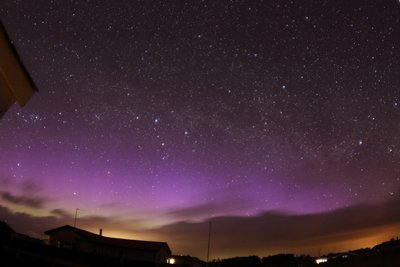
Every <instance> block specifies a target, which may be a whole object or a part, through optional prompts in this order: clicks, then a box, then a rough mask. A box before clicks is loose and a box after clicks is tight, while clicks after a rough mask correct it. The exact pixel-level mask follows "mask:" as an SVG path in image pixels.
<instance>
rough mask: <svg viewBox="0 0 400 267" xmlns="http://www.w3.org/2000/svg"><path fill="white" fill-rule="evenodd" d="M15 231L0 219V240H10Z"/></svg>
mask: <svg viewBox="0 0 400 267" xmlns="http://www.w3.org/2000/svg"><path fill="white" fill-rule="evenodd" d="M15 233H16V232H15V231H14V229H12V228H11V227H10V226H9V225H8V224H7V223H5V222H3V221H0V242H5V241H10V240H11V239H12V237H13V235H15Z"/></svg>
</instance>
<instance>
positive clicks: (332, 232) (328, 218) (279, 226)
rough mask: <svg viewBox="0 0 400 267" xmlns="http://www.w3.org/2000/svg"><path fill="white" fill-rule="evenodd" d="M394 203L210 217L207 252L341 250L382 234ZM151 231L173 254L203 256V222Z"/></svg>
mask: <svg viewBox="0 0 400 267" xmlns="http://www.w3.org/2000/svg"><path fill="white" fill-rule="evenodd" d="M399 204H400V200H399V199H396V200H394V201H391V202H386V203H383V204H374V205H372V204H370V205H366V204H365V205H359V206H354V207H350V208H345V209H339V210H336V211H332V212H327V213H319V214H309V215H294V214H286V213H282V212H268V213H264V214H261V215H259V216H255V217H236V216H224V217H217V218H214V219H212V247H213V249H212V250H213V251H214V253H215V254H214V255H219V256H221V255H225V256H229V255H230V256H234V255H239V254H241V253H243V252H244V251H247V254H248V255H252V254H258V255H260V256H263V255H269V254H274V253H280V252H294V253H310V254H317V253H318V251H319V250H320V249H321V248H325V249H327V250H334V249H335V246H336V245H337V244H341V246H340V247H343V248H344V249H350V248H357V247H359V246H363V243H360V241H359V242H355V241H354V240H357V239H359V240H361V239H362V238H367V237H371V236H374V235H377V234H378V233H385V230H384V229H385V227H388V226H393V225H396V224H398V223H399V222H400V210H399V209H398V207H399ZM205 207H206V205H204V207H195V208H194V209H193V211H192V212H193V214H197V213H198V212H199V211H202V210H203V209H202V208H205ZM185 212H186V214H190V211H189V209H188V210H186V211H185ZM399 230H400V227H399ZM155 231H156V232H157V234H158V235H159V236H161V237H162V238H163V239H165V240H168V242H170V244H171V245H172V247H173V248H175V249H177V251H176V252H177V253H185V251H195V252H198V255H196V256H200V257H202V256H203V254H204V251H205V248H206V244H207V233H208V223H207V222H179V223H175V224H170V225H167V226H164V227H162V228H159V229H157V230H155ZM390 237H391V236H390V235H388V236H387V237H386V238H390ZM194 240H195V241H196V242H194ZM353 241H354V242H353ZM288 250H289V251H288ZM325 252H326V251H325Z"/></svg>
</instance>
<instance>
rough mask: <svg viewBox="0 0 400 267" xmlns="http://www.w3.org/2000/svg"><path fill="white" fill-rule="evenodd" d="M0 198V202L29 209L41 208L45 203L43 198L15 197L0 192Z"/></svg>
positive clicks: (8, 193)
mask: <svg viewBox="0 0 400 267" xmlns="http://www.w3.org/2000/svg"><path fill="white" fill-rule="evenodd" d="M0 197H1V199H2V200H4V201H7V202H9V203H13V204H18V205H23V206H27V207H30V208H37V209H40V208H43V207H44V204H45V203H46V199H45V198H41V197H32V196H16V195H13V194H12V193H10V192H0Z"/></svg>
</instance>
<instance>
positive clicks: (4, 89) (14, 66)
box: [0, 21, 37, 118]
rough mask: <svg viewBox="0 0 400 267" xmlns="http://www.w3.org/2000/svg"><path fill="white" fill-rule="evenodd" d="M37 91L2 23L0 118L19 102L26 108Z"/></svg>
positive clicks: (0, 43) (0, 41) (0, 40)
mask: <svg viewBox="0 0 400 267" xmlns="http://www.w3.org/2000/svg"><path fill="white" fill-rule="evenodd" d="M35 91H37V88H36V85H35V83H34V82H33V80H32V79H31V77H30V75H29V73H28V71H27V70H26V68H25V66H24V64H23V63H22V61H21V60H20V58H19V56H18V53H17V51H16V49H15V47H14V46H13V44H12V42H11V40H10V38H9V37H8V35H7V32H6V30H5V28H4V26H3V23H2V22H1V21H0V118H1V117H2V116H3V115H4V113H5V112H6V111H7V110H8V109H9V108H10V107H11V106H12V105H13V104H14V103H15V102H17V103H18V104H19V105H20V106H24V105H25V104H26V103H27V102H28V101H29V99H30V98H31V97H32V95H33V94H34V92H35Z"/></svg>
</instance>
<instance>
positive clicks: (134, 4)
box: [0, 0, 400, 257]
mask: <svg viewBox="0 0 400 267" xmlns="http://www.w3.org/2000/svg"><path fill="white" fill-rule="evenodd" d="M2 2H3V3H2V5H1V7H0V16H1V19H2V21H3V23H4V25H5V27H6V28H7V30H8V32H9V34H10V36H11V38H12V40H13V41H14V44H15V46H16V48H17V50H18V52H19V54H20V56H21V58H22V60H23V62H24V63H25V65H26V66H27V68H28V70H29V71H30V73H31V75H32V77H33V79H34V81H35V83H36V84H37V86H38V88H39V92H38V93H37V94H36V95H35V96H34V97H33V98H32V100H31V101H30V102H29V103H28V105H27V106H26V107H24V108H22V109H21V108H19V107H13V108H12V109H11V110H9V112H8V113H7V114H6V115H5V116H4V117H3V118H2V120H1V121H0V131H1V132H0V151H1V152H2V153H1V154H0V179H1V181H2V188H1V190H0V191H1V192H0V193H1V199H2V202H1V207H3V208H6V209H7V212H5V214H13V212H14V213H15V212H17V211H20V212H23V213H26V216H32V218H31V219H34V218H36V217H40V216H50V217H51V218H53V217H57V216H66V217H68V216H70V217H71V216H72V215H73V213H74V212H75V208H77V207H79V208H80V209H82V211H81V212H80V216H82V224H83V226H85V227H87V228H88V229H89V228H90V227H92V228H98V225H95V223H94V222H93V221H90V220H88V221H87V224H86V225H85V224H84V223H85V221H84V218H85V216H86V217H87V218H89V217H90V216H100V217H102V218H103V216H104V220H105V221H102V223H104V224H105V223H106V222H107V220H111V218H113V219H115V218H120V220H119V221H118V222H119V223H120V224H117V223H116V222H113V224H112V223H111V222H109V225H110V226H109V227H110V228H111V229H113V230H114V231H115V232H117V230H120V229H122V228H123V229H124V231H125V233H124V235H125V236H129V235H127V234H126V233H128V232H129V231H138V232H140V229H147V228H148V227H150V226H156V227H167V228H168V226H169V225H173V224H174V223H176V222H179V221H195V222H199V221H201V220H207V219H209V218H217V217H218V218H220V217H222V216H226V218H229V217H228V216H239V217H242V216H243V217H248V216H250V217H254V218H258V217H257V216H258V215H259V214H263V213H265V212H270V211H274V210H279V211H285V212H287V213H288V214H291V216H302V215H304V214H314V215H315V214H317V213H318V214H319V213H324V212H335V211H336V210H338V209H340V210H342V209H350V210H351V209H352V208H353V207H358V205H380V204H381V203H392V201H396V200H397V199H398V194H399V192H400V191H399V189H400V106H399V104H398V103H399V102H400V52H399V49H400V22H399V20H400V6H399V3H398V1H395V0H393V1H390V0H383V1H373V0H368V1H358V0H356V1H344V0H338V1H312V0H309V1H308V0H307V1H277V0H271V1H267V0H265V1H261V0H259V1H239V0H236V1H211V0H210V1H206V0H205V1H161V0H160V1H151V0H150V1H139V0H138V1H122V0H121V1H92V0H87V1H72V0H70V1H44V0H39V1H15V0H4V1H2ZM26 185H31V187H29V186H28V187H27V186H26ZM54 210H56V211H57V212H54ZM60 212H61V213H60ZM60 214H61V215H60ZM340 214H341V213H340ZM4 216H5V215H4ZM10 216H11V215H10ZM315 216H317V215H315ZM318 216H319V215H318ZM29 218H30V217H29ZM222 218H225V217H222ZM335 218H336V217H335ZM0 219H1V218H0ZM106 219H107V220H106ZM9 220H11V219H9ZM220 220H221V222H225V220H223V219H221V218H220ZM226 220H227V219H226ZM132 221H135V222H136V223H135V226H134V227H131V226H129V227H128V226H126V225H128V224H130V222H132ZM123 222H126V225H125V226H122V225H124V223H123ZM64 223H65V222H64ZM68 223H70V224H71V223H72V222H68ZM50 225H51V224H50ZM112 225H114V226H112ZM55 226H57V225H55ZM157 229H163V228H157ZM44 230H47V229H44ZM35 234H37V233H35ZM39 234H40V233H39ZM120 234H121V233H120ZM129 237H132V236H129ZM143 238H146V237H143ZM154 238H158V237H157V236H155V237H154ZM160 238H161V237H160ZM221 238H222V237H221ZM167 241H168V242H170V243H172V244H174V243H173V242H174V240H167ZM183 246H184V245H182V244H181V243H178V242H177V244H176V247H178V250H179V252H182V253H194V254H195V253H198V251H197V250H193V251H184V249H182V247H183ZM172 249H174V247H173V246H172ZM196 249H197V248H196ZM221 251H222V250H221ZM242 251H243V253H248V254H251V253H256V252H252V251H248V250H246V248H243V250H242ZM221 253H222V252H221ZM224 253H225V254H221V255H228V254H229V253H227V252H226V251H225V252H224ZM257 253H258V252H257ZM265 253H266V254H268V251H266V252H265ZM200 256H203V255H200ZM215 256H216V257H217V256H218V255H215Z"/></svg>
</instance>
